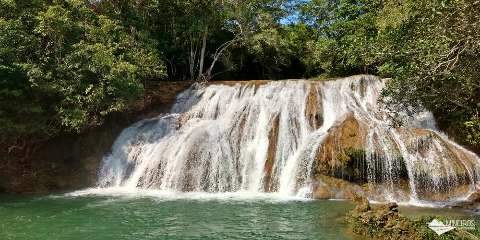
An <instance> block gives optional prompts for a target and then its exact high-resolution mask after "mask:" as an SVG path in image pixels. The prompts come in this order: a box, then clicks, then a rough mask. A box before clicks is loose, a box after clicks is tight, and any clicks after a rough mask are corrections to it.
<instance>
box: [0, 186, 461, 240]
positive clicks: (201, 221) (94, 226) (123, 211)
mask: <svg viewBox="0 0 480 240" xmlns="http://www.w3.org/2000/svg"><path fill="white" fill-rule="evenodd" d="M239 199H242V200H239ZM352 208H353V205H352V204H350V203H349V202H343V201H305V200H295V199H294V200H292V199H288V200H285V199H276V198H270V197H268V196H267V197H264V196H261V197H257V196H254V197H247V198H242V196H238V195H233V196H229V195H217V196H213V197H211V196H210V197H207V198H205V196H203V195H199V196H197V195H186V196H183V197H180V198H179V197H178V195H173V196H172V195H156V194H152V195H148V194H144V195H140V196H137V193H133V194H128V193H127V194H125V193H122V195H110V196H91V195H82V194H79V195H75V196H64V195H62V196H48V197H25V196H23V197H19V196H0V217H1V218H0V239H1V240H10V239H14V240H17V239H19V240H23V239H25V240H30V239H31V240H33V239H35V240H36V239H39V240H43V239H48V240H55V239H59V240H60V239H62V240H63V239H68V240H75V239H78V240H97V239H98V240H104V239H112V240H122V239H162V240H163V239H338V240H343V239H358V236H354V235H352V234H350V233H348V231H347V226H346V224H345V222H344V220H343V219H344V216H345V214H346V213H347V212H348V211H349V210H351V209H352ZM400 211H401V212H402V213H403V214H406V215H410V216H416V215H452V216H455V215H460V216H462V215H465V214H466V213H464V212H461V211H458V210H454V209H433V208H401V209H400Z"/></svg>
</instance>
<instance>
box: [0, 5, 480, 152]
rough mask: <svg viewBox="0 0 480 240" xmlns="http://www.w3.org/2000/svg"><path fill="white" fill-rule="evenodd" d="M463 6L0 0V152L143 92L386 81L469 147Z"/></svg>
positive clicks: (468, 48) (397, 100) (479, 88)
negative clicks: (150, 86) (183, 83)
mask: <svg viewBox="0 0 480 240" xmlns="http://www.w3.org/2000/svg"><path fill="white" fill-rule="evenodd" d="M478 9H480V2H479V1H475V0H434V1H429V0H405V1H398V0H382V1H380V0H308V1H298V0H290V1H288V0H250V1H242V0H209V1H207V0H176V1H171V0H168V1H167V0H122V1H120V0H95V1H94V0H32V1H23V0H0V141H7V140H8V141H12V140H14V139H17V138H26V137H28V138H31V139H35V138H42V139H44V138H49V137H51V136H55V135H57V134H59V133H61V132H71V131H77V132H78V131H82V130H83V129H85V128H88V127H90V126H92V125H97V124H100V123H101V122H102V120H103V119H104V117H105V116H107V115H108V114H109V113H111V112H115V111H122V110H124V109H126V108H128V107H129V104H130V103H131V102H132V101H133V100H135V99H137V98H139V97H141V96H142V92H143V88H144V86H143V84H142V83H143V82H144V81H147V80H211V79H281V78H300V77H317V76H346V75H351V74H359V73H369V74H377V75H380V76H382V77H389V78H392V79H391V80H390V81H389V84H388V88H387V89H386V91H385V92H384V95H385V98H384V100H385V101H386V102H389V103H391V104H390V107H391V109H392V113H395V112H396V111H398V110H399V109H403V110H405V109H406V110H408V111H410V112H412V113H413V112H415V111H416V110H418V109H421V108H425V107H426V108H428V109H430V110H432V111H433V112H434V114H435V115H436V117H437V119H438V120H439V123H440V124H441V126H442V127H443V128H444V129H447V130H448V131H450V132H454V133H456V135H457V136H458V140H460V141H463V143H467V144H470V145H472V146H476V147H479V144H480V110H479V109H480V101H479V99H480V74H479V72H480V58H479V56H480V55H479V53H480V18H479V15H478Z"/></svg>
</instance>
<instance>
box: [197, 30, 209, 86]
mask: <svg viewBox="0 0 480 240" xmlns="http://www.w3.org/2000/svg"><path fill="white" fill-rule="evenodd" d="M207 35H208V27H207V28H205V32H204V33H203V39H202V50H201V52H200V66H199V69H198V79H197V80H201V78H202V76H203V64H204V62H205V51H206V48H207Z"/></svg>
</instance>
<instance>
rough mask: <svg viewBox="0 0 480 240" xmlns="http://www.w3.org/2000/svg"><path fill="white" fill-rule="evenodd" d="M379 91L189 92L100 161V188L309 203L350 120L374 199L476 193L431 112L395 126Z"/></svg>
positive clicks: (294, 84)
mask: <svg viewBox="0 0 480 240" xmlns="http://www.w3.org/2000/svg"><path fill="white" fill-rule="evenodd" d="M384 85H385V81H384V80H381V79H378V78H377V77H374V76H354V77H350V78H345V79H339V80H335V81H323V82H317V81H299V80H296V81H272V82H268V83H262V84H257V83H254V82H246V83H236V84H235V85H233V86H229V85H222V84H219V85H209V86H207V87H204V88H200V87H192V88H190V89H189V90H187V91H185V92H183V93H181V94H179V95H178V97H177V102H176V104H175V105H174V106H173V107H172V110H171V113H169V114H164V115H160V116H158V117H156V118H153V119H148V120H143V121H140V122H137V123H135V124H134V125H132V126H131V127H129V128H127V129H125V130H124V131H123V132H122V134H121V135H120V136H119V137H118V139H117V140H116V142H115V143H114V145H113V147H112V151H111V153H110V154H108V155H107V156H105V157H104V160H103V163H102V168H101V170H100V173H99V180H98V187H99V189H108V188H115V189H126V190H132V191H134V190H139V189H140V190H142V191H143V190H156V191H166V192H207V193H234V192H241V193H251V194H259V193H266V192H268V193H275V194H277V195H279V196H300V197H309V196H311V194H312V192H313V191H314V189H313V188H314V186H316V184H315V183H316V182H318V181H320V180H318V179H317V177H316V176H317V175H318V174H319V173H318V166H319V165H321V164H323V163H322V159H321V157H319V151H320V150H321V149H322V148H323V147H324V144H325V141H326V139H327V138H328V137H329V136H330V135H332V134H333V133H334V131H335V129H337V128H338V126H339V125H340V124H342V122H344V121H345V120H346V119H348V118H352V117H353V118H354V119H355V121H357V122H358V123H359V126H360V128H361V131H363V132H364V134H363V135H362V139H363V141H364V147H363V158H362V159H363V160H364V162H365V163H366V166H365V169H366V171H365V173H364V174H365V179H366V183H367V184H369V185H372V186H378V188H376V189H375V194H373V195H376V194H378V196H381V199H383V200H390V201H393V200H396V201H398V200H401V201H407V202H418V201H422V200H430V199H431V198H430V197H429V196H430V193H443V192H446V193H447V194H450V195H451V196H453V197H454V198H464V197H465V196H466V195H467V194H468V193H470V192H472V191H474V190H476V189H477V183H478V180H479V174H480V169H479V168H480V159H479V158H478V156H476V155H475V154H473V153H471V152H469V151H468V150H466V149H464V148H462V147H461V146H459V145H457V144H455V143H454V142H452V141H451V140H449V139H448V138H447V137H446V136H445V135H443V134H442V133H440V132H438V130H437V129H436V124H435V121H434V118H433V116H432V114H431V113H429V112H423V113H419V114H418V115H417V116H416V117H415V118H413V119H410V121H409V122H407V123H406V125H405V126H403V127H396V128H394V127H392V124H391V123H390V121H389V118H388V116H387V114H386V113H387V111H386V108H384V107H383V106H382V105H381V104H380V103H379V102H378V99H379V97H380V94H381V91H382V88H383V87H384ZM324 154H325V153H324ZM332 154H333V153H332ZM403 180H406V181H405V183H404V184H403V185H402V186H403V187H400V183H401V182H402V181H403ZM460 187H463V188H466V189H464V191H462V192H460V193H458V194H457V193H456V192H455V191H456V189H459V188H460ZM463 188H462V189H463ZM400 190H401V191H400ZM454 192H455V193H454ZM373 195H372V196H369V197H370V198H372V199H374V198H375V197H374V196H373Z"/></svg>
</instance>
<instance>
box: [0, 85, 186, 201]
mask: <svg viewBox="0 0 480 240" xmlns="http://www.w3.org/2000/svg"><path fill="white" fill-rule="evenodd" d="M190 85H191V83H188V82H160V83H150V85H149V87H148V88H147V90H146V94H145V97H144V98H143V99H142V100H139V101H138V102H137V103H135V104H134V105H133V106H132V107H131V109H130V110H129V111H127V112H123V113H116V114H113V115H111V116H109V117H108V118H107V119H106V121H105V122H104V124H102V125H101V126H99V127H97V128H94V129H89V130H87V131H86V132H84V133H81V134H63V135H61V136H59V137H56V138H53V139H50V140H48V141H45V142H37V143H35V144H25V145H22V144H19V146H18V147H15V148H10V149H9V148H8V147H6V146H5V147H2V148H0V192H2V191H3V192H17V193H45V192H58V191H68V190H73V189H80V188H86V187H89V186H93V185H94V184H95V182H96V181H97V176H98V171H99V167H100V163H101V160H102V158H103V156H104V155H105V154H108V152H109V151H110V149H111V147H112V144H113V142H114V141H115V139H116V138H117V137H118V135H119V134H120V132H121V131H122V130H123V129H124V128H125V127H127V126H128V125H130V124H132V123H133V122H136V121H139V120H141V119H145V118H149V117H153V116H156V115H158V114H160V113H164V112H168V111H169V110H170V107H171V106H172V105H173V104H174V103H175V98H176V95H177V94H178V93H180V92H181V91H183V90H185V89H187V88H188V87H189V86H190ZM26 142H27V141H26Z"/></svg>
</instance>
